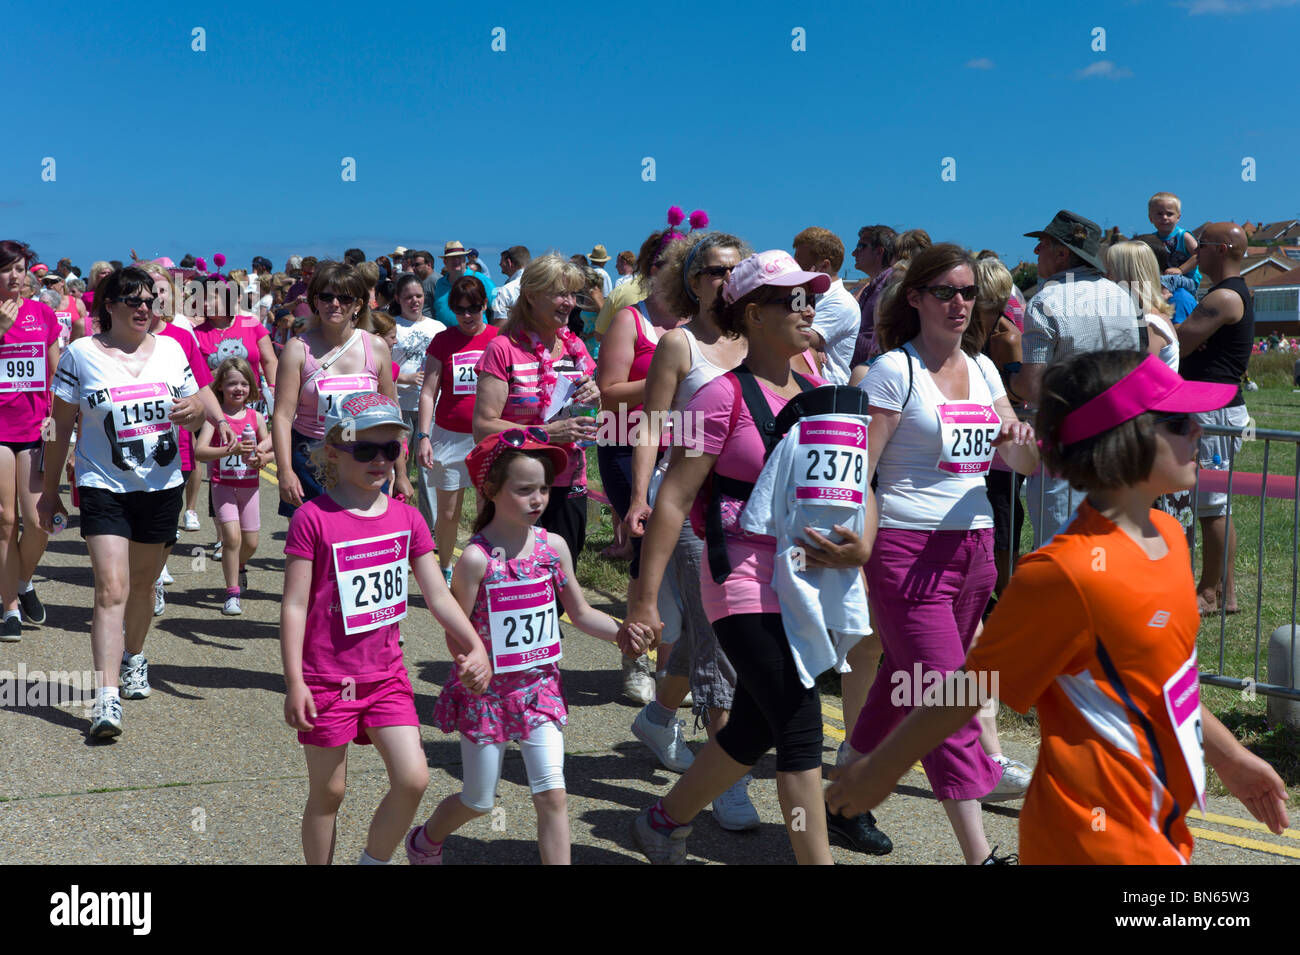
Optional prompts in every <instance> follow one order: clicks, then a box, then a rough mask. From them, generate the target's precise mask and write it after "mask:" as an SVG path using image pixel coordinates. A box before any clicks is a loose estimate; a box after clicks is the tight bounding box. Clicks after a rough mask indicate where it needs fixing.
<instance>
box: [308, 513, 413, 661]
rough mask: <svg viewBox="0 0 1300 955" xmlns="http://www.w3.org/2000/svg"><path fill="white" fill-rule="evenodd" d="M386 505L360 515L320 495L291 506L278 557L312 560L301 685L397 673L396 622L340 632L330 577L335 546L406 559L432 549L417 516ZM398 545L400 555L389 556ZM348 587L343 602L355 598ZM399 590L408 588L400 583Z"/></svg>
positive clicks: (364, 588)
mask: <svg viewBox="0 0 1300 955" xmlns="http://www.w3.org/2000/svg"><path fill="white" fill-rule="evenodd" d="M387 500H388V510H386V511H385V512H384V513H383V514H380V515H378V516H377V517H363V516H361V515H359V514H354V513H353V512H351V511H349V510H346V509H344V508H342V507H340V506H339V505H338V504H337V503H336V502H335V501H334V499H333V498H332V497H330V496H329V495H328V494H322V495H321V496H320V497H317V498H313V499H312V500H310V501H308V502H307V503H305V504H303V506H302V507H300V508H298V509H297V510H296V511H295V512H294V515H293V519H292V520H290V522H289V533H288V535H287V537H286V538H285V542H284V552H285V554H292V555H293V556H295V557H304V558H306V559H308V560H310V561H311V562H312V569H311V597H310V600H309V603H308V610H307V627H306V631H305V633H306V635H305V638H304V641H303V648H302V675H303V676H304V677H306V678H308V679H318V680H327V681H331V682H340V681H342V680H347V679H351V680H355V681H356V682H357V683H370V682H375V681H377V680H383V679H386V678H387V677H389V676H392V675H393V674H395V673H397V672H399V671H400V670H401V669H402V650H401V647H399V646H398V643H397V640H398V636H399V634H398V626H399V625H398V624H397V623H390V624H381V625H380V626H378V627H376V628H374V629H373V630H364V631H362V632H359V633H352V634H348V633H346V632H345V631H346V629H347V628H346V627H345V626H344V620H343V607H342V602H341V599H340V593H339V581H338V576H337V574H336V573H335V571H334V557H335V549H334V546H333V545H335V544H346V543H348V542H362V541H374V543H375V546H374V548H373V549H374V550H375V551H376V552H388V553H392V554H393V555H394V557H401V558H405V559H407V560H408V561H409V560H410V559H413V558H415V557H420V556H421V555H423V554H427V553H429V552H430V551H432V550H433V549H434V548H433V538H432V537H431V536H430V535H429V526H428V525H427V524H425V523H424V519H423V518H422V517H420V512H419V511H417V510H416V509H415V508H413V507H411V506H410V505H409V504H403V503H401V502H400V501H395V500H393V499H392V498H388V499H387ZM376 538H378V540H376ZM399 545H400V550H396V548H397V547H398V546H399ZM376 566H379V565H376ZM345 576H348V575H345ZM390 580H391V578H390ZM352 583H353V581H351V580H349V581H345V586H346V587H348V590H349V597H350V598H355V597H357V596H358V595H355V594H353V593H352V592H351V585H352ZM369 586H370V585H369V583H368V582H367V581H364V580H362V581H361V583H360V588H361V590H362V591H363V593H361V594H360V595H359V596H360V597H361V598H362V599H364V598H365V597H366V596H368V595H371V592H370V589H369ZM390 590H391V588H390ZM402 590H403V591H406V590H408V588H407V586H406V582H405V581H403V584H402ZM382 596H383V594H382V589H381V592H380V597H382ZM359 602H360V601H358V603H359Z"/></svg>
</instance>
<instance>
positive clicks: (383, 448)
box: [334, 441, 402, 464]
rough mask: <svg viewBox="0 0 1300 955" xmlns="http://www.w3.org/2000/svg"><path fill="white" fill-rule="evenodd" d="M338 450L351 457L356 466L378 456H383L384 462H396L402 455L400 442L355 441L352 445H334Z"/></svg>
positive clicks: (367, 462)
mask: <svg viewBox="0 0 1300 955" xmlns="http://www.w3.org/2000/svg"><path fill="white" fill-rule="evenodd" d="M334 447H336V448H338V449H339V450H340V451H343V452H345V453H347V454H350V455H352V459H353V460H354V461H356V462H357V463H358V464H369V463H370V462H371V461H373V460H374V459H375V458H377V457H379V455H381V454H382V455H383V456H384V460H385V461H394V462H395V461H396V460H397V458H398V456H399V455H400V454H401V453H402V442H400V441H384V442H382V443H381V442H377V441H355V442H353V443H352V444H336V445H334Z"/></svg>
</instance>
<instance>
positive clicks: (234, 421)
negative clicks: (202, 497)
mask: <svg viewBox="0 0 1300 955" xmlns="http://www.w3.org/2000/svg"><path fill="white" fill-rule="evenodd" d="M223 414H224V412H223ZM225 418H226V424H228V425H230V430H231V431H233V432H234V433H235V435H236V436H238V437H241V438H242V437H243V434H244V428H245V427H247V426H252V428H253V435H254V438H256V436H257V412H256V411H254V410H253V409H252V408H247V407H246V408H244V410H243V412H241V413H240V414H237V415H225ZM210 446H211V447H214V448H217V447H220V446H221V442H220V441H219V440H218V438H217V434H216V433H215V432H213V435H212V441H211V445H210ZM250 472H251V473H250ZM208 479H209V480H210V481H211V482H212V483H213V484H224V485H226V486H227V487H258V486H259V485H260V484H261V480H260V479H259V477H258V474H257V472H256V471H253V470H252V468H249V467H248V465H247V464H246V463H245V462H244V459H243V455H240V454H231V455H227V456H225V457H222V458H218V459H217V460H215V461H211V462H209V463H208Z"/></svg>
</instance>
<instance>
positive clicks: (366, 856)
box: [357, 849, 388, 865]
mask: <svg viewBox="0 0 1300 955" xmlns="http://www.w3.org/2000/svg"><path fill="white" fill-rule="evenodd" d="M357 865H388V860H387V859H376V858H374V857H373V856H372V855H371V854H370V853H369V852H367V851H366V850H365V849H362V850H361V858H360V859H358V860H357Z"/></svg>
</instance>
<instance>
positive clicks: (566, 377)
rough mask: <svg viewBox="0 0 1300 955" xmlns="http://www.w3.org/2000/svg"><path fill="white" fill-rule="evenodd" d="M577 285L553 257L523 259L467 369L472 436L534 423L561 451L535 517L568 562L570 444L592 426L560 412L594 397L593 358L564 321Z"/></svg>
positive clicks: (583, 525) (580, 532)
mask: <svg viewBox="0 0 1300 955" xmlns="http://www.w3.org/2000/svg"><path fill="white" fill-rule="evenodd" d="M582 287H583V278H582V273H581V271H579V269H578V267H577V266H576V265H574V264H573V263H572V262H567V261H565V260H564V259H562V258H561V257H560V256H558V255H554V254H552V255H543V256H539V257H538V258H535V259H533V260H532V261H531V262H529V263H528V267H527V268H525V269H524V274H523V276H522V277H521V278H520V280H519V299H518V301H516V302H515V304H514V306H513V307H512V308H511V309H510V317H509V318H507V319H506V322H505V324H504V325H503V326H502V327H501V333H500V334H499V335H497V336H496V337H495V338H493V339H492V340H491V341H490V342H488V343H487V347H486V348H485V349H484V350H483V357H482V358H481V359H479V362H478V365H477V366H476V367H475V371H476V373H477V374H478V383H477V391H476V393H475V397H474V440H475V441H476V442H477V441H482V440H483V439H484V438H486V437H487V436H488V435H489V434H495V433H496V432H498V431H508V430H510V429H511V428H514V427H517V426H519V425H535V426H537V427H540V428H541V429H542V430H543V431H545V432H546V433H547V434H548V435H549V436H550V442H551V444H554V445H558V446H560V447H562V448H564V449H565V451H567V452H568V455H569V465H568V467H566V468H564V469H562V470H561V471H560V472H559V473H558V474H556V475H555V486H554V487H552V488H551V495H550V499H549V500H548V502H547V504H546V510H545V511H543V512H542V516H541V517H540V518H539V519H538V521H537V523H538V526H540V527H542V528H544V529H545V530H547V531H550V532H552V533H555V534H559V535H560V536H561V537H563V538H564V541H565V543H567V544H568V545H569V552H570V553H571V554H572V555H573V559H574V560H575V561H576V560H577V559H578V555H579V554H581V553H582V547H583V544H584V542H585V539H586V536H587V456H586V454H585V452H584V451H583V449H582V448H580V447H578V444H577V442H579V441H592V440H594V439H595V437H596V427H595V424H594V423H592V421H591V419H590V418H583V417H569V416H566V415H561V414H560V412H561V410H562V409H563V408H564V407H565V406H567V405H570V404H575V403H579V404H593V403H595V402H596V400H597V399H598V398H599V397H600V389H599V388H598V387H596V382H595V381H594V380H593V379H592V373H593V372H594V371H595V370H596V363H595V362H594V361H592V360H591V355H589V354H588V353H587V349H586V347H585V346H584V345H583V344H582V340H581V339H579V338H578V336H577V335H575V334H573V332H572V331H570V330H569V327H568V321H569V313H570V312H572V311H573V309H574V306H575V305H576V303H577V300H578V292H579V291H581V289H582ZM566 391H567V392H568V398H567V400H564V399H562V395H564V393H565V392H566ZM557 415H559V416H558V417H557Z"/></svg>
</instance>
